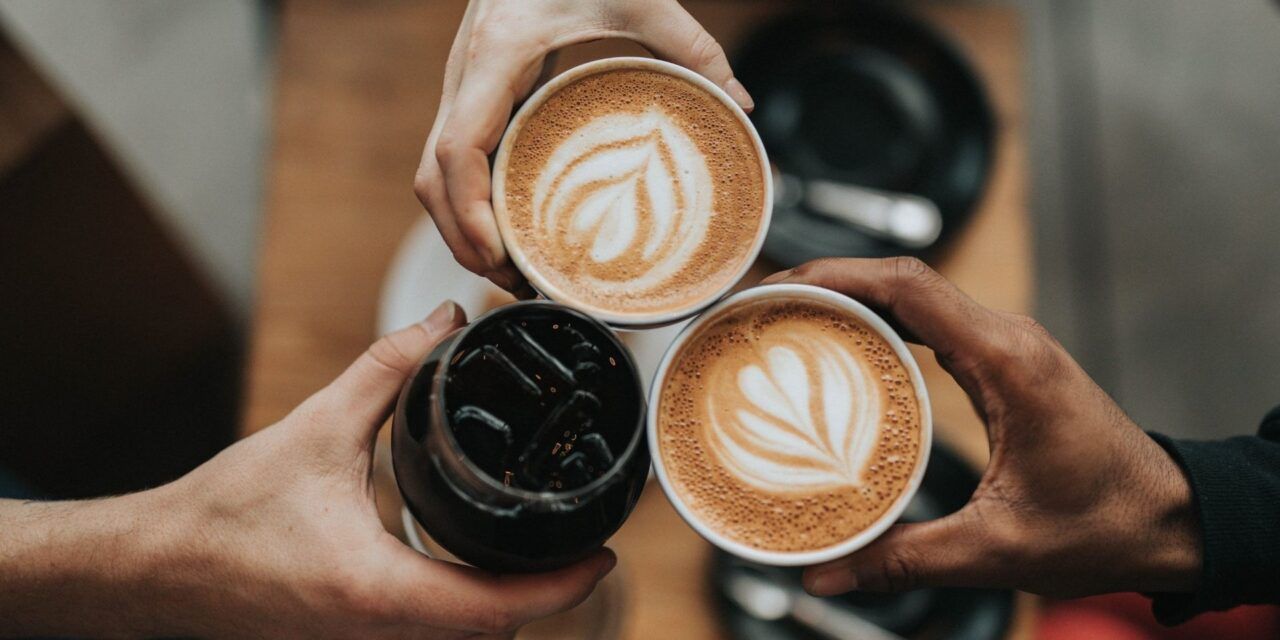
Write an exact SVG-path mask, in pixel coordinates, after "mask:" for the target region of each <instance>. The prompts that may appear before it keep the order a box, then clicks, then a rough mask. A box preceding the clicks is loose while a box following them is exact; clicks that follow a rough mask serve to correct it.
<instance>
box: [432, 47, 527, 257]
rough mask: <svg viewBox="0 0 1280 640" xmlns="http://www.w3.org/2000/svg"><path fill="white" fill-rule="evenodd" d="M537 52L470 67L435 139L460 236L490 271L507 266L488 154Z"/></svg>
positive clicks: (523, 86)
mask: <svg viewBox="0 0 1280 640" xmlns="http://www.w3.org/2000/svg"><path fill="white" fill-rule="evenodd" d="M541 63H542V57H541V55H538V56H537V57H536V59H533V58H532V57H527V58H523V59H518V60H517V59H514V58H509V57H505V56H503V57H495V58H490V59H489V60H488V61H487V63H485V64H482V65H477V63H476V62H474V61H473V65H472V66H473V67H475V68H469V69H468V71H467V74H466V76H465V77H464V78H463V81H462V84H461V85H460V86H459V87H458V95H457V97H456V98H455V100H454V104H453V108H452V110H451V112H450V115H449V119H448V121H447V122H446V123H445V125H444V129H443V130H442V131H441V133H440V138H439V139H438V140H437V142H436V160H437V161H438V162H439V163H440V170H441V173H442V174H443V175H444V184H445V190H446V192H447V193H448V197H449V205H450V207H452V209H453V213H454V219H455V221H456V222H457V225H458V229H459V231H461V233H462V236H463V237H464V238H466V240H467V241H468V242H470V243H471V245H472V246H473V247H475V249H476V251H477V252H478V253H479V254H480V257H481V258H482V259H483V260H484V262H485V264H486V265H487V266H488V267H489V269H490V270H497V269H500V268H501V267H503V266H505V265H506V260H507V254H506V250H505V249H504V248H503V245H502V236H501V235H500V234H499V232H498V225H497V222H496V221H495V220H494V217H493V207H492V205H491V204H490V197H491V191H490V175H489V155H490V154H491V153H493V151H494V149H496V148H497V146H498V142H499V141H500V140H501V139H502V132H503V130H504V129H505V128H506V125H507V119H508V118H509V117H510V116H511V110H512V107H513V106H514V105H515V101H516V98H517V97H519V96H522V95H524V94H525V93H527V92H528V90H529V89H530V88H531V87H532V86H533V83H534V82H535V81H536V80H537V77H538V73H539V71H540V69H541Z"/></svg>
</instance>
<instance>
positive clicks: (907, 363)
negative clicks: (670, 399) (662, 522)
mask: <svg viewBox="0 0 1280 640" xmlns="http://www.w3.org/2000/svg"><path fill="white" fill-rule="evenodd" d="M788 299H793V300H794V299H805V300H816V301H819V302H824V303H827V304H829V305H831V306H834V307H836V308H838V309H841V310H843V311H845V312H847V313H848V314H849V315H850V316H853V317H855V318H857V319H858V320H861V321H862V322H863V323H864V324H866V325H867V326H869V327H871V329H872V330H874V331H875V332H876V333H878V334H880V336H881V337H883V338H884V339H885V342H887V343H888V344H889V346H890V347H892V348H893V352H894V354H895V355H897V356H898V359H899V360H901V361H902V365H903V367H905V368H906V370H907V373H908V374H909V375H910V377H911V383H912V386H913V387H914V388H915V393H916V401H917V402H918V403H919V404H920V455H919V457H918V458H917V460H916V466H915V469H914V470H913V471H912V474H911V477H910V479H909V480H908V482H907V485H906V487H905V488H904V489H903V491H902V493H901V494H900V495H899V496H898V498H897V499H896V500H895V501H894V502H893V504H892V505H890V506H889V508H888V509H887V510H886V511H885V512H884V514H882V515H881V516H880V518H879V519H878V520H876V521H875V523H873V524H872V525H871V526H870V527H867V528H866V529H863V530H862V531H859V532H858V533H856V534H854V535H853V536H852V537H850V538H849V539H848V540H844V541H841V542H839V543H837V544H834V545H831V546H828V547H824V548H821V549H812V550H808V551H770V550H766V549H760V548H757V547H752V546H749V545H746V544H743V543H741V542H738V541H736V540H732V539H730V538H728V537H726V536H724V535H722V534H720V533H719V532H718V531H716V530H715V529H713V528H712V527H710V526H708V525H706V524H704V523H703V522H702V521H701V520H699V518H698V514H697V513H695V512H694V511H693V510H692V509H690V508H689V507H688V506H687V505H686V504H685V503H684V501H683V500H682V499H681V497H680V495H679V494H678V493H677V492H676V490H675V487H674V486H672V483H671V479H670V477H669V476H668V475H667V470H666V467H665V466H664V465H663V461H662V450H661V449H660V443H659V439H658V416H660V415H661V406H662V398H661V396H662V386H663V379H664V378H665V377H666V375H667V369H668V368H669V367H670V366H671V363H672V361H673V360H674V359H675V356H676V355H677V354H679V353H680V350H681V348H682V347H683V346H684V345H685V343H687V342H688V341H689V340H690V338H691V337H693V336H696V335H697V334H698V332H699V331H700V329H701V328H702V327H704V326H706V325H707V324H708V323H712V322H715V321H716V319H717V318H718V317H719V316H720V315H721V314H723V313H725V312H726V311H728V310H730V309H733V308H736V307H738V306H739V305H742V304H745V303H748V302H754V301H757V300H788ZM646 429H647V430H648V433H647V436H648V438H649V451H650V455H651V456H652V458H653V470H654V473H655V474H656V475H657V477H658V482H659V483H660V484H661V485H662V491H663V493H665V494H667V499H668V500H670V501H671V504H672V505H673V506H674V507H675V508H676V511H677V512H678V513H679V514H680V517H682V518H684V521H685V522H687V523H689V526H691V527H693V529H694V530H695V531H697V532H698V534H699V535H701V536H702V537H703V538H706V539H707V540H708V541H710V542H711V543H712V544H714V545H716V546H717V547H720V548H721V549H723V550H725V551H727V552H729V553H731V554H733V555H735V556H738V557H740V558H744V559H746V560H750V561H752V562H758V563H761V564H767V565H775V566H807V565H813V564H819V563H823V562H827V561H829V560H834V559H836V558H839V557H842V556H845V555H848V554H850V553H852V552H854V551H856V550H858V549H861V548H862V547H864V546H866V545H867V544H869V543H870V542H871V541H872V540H875V539H876V538H877V537H879V536H880V534H882V533H884V532H885V530H886V529H888V528H889V527H890V526H892V525H893V523H894V522H895V521H896V520H897V519H898V517H899V516H901V515H902V512H903V510H904V509H906V508H907V504H908V503H909V502H911V498H912V497H913V496H915V494H916V491H917V490H918V489H919V488H920V482H921V480H922V479H923V478H924V470H925V467H926V466H928V464H929V450H930V447H931V445H932V442H933V418H932V414H931V412H930V408H929V393H928V391H927V390H926V389H925V386H924V377H923V376H922V375H921V374H920V367H919V366H917V365H916V361H915V358H913V357H912V356H911V352H910V351H908V350H907V345H906V343H904V342H903V341H902V338H900V337H899V336H898V334H897V333H895V332H894V330H893V329H892V328H890V327H889V324H888V323H886V322H885V321H884V320H883V319H881V318H880V316H877V315H876V314H875V313H874V312H872V311H871V310H870V309H868V308H867V307H866V306H864V305H863V304H862V303H860V302H857V301H855V300H853V299H851V298H849V297H846V296H844V295H841V294H839V293H836V292H834V291H830V290H828V289H822V288H819V287H813V286H809V285H801V284H774V285H763V286H759V287H755V288H753V289H747V290H746V291H742V292H740V293H738V294H736V295H733V296H730V297H729V298H726V299H725V300H723V301H721V302H720V303H719V304H717V305H715V306H714V307H712V308H711V309H709V310H708V311H707V312H706V313H704V314H702V315H701V316H699V317H698V318H696V319H694V321H693V322H690V323H689V325H688V326H687V327H685V329H684V331H682V332H681V333H680V335H679V336H677V337H676V339H675V342H672V343H671V346H670V347H668V349H667V353H666V355H665V356H663V358H662V363H661V364H660V365H659V366H658V372H657V373H656V374H655V375H654V379H653V383H652V384H651V385H650V388H649V415H648V418H647V424H646Z"/></svg>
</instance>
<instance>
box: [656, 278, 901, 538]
mask: <svg viewBox="0 0 1280 640" xmlns="http://www.w3.org/2000/svg"><path fill="white" fill-rule="evenodd" d="M715 313H716V314H717V315H716V316H714V317H712V318H710V319H709V320H708V321H707V322H706V323H705V324H703V325H701V326H700V327H698V328H697V332H696V333H695V334H693V335H692V336H690V337H689V338H688V339H687V340H686V341H685V342H684V343H683V344H682V345H681V347H680V349H679V351H678V352H677V353H676V354H675V355H674V356H673V359H672V361H671V363H670V365H669V367H668V369H667V372H666V376H665V379H664V380H663V382H662V385H663V387H662V390H661V395H660V406H659V407H658V408H657V409H656V410H657V411H658V412H659V415H658V416H657V441H658V446H659V448H660V449H661V454H660V455H661V460H662V464H663V466H664V468H665V473H666V474H667V477H668V479H669V482H670V485H671V488H672V489H673V490H674V492H675V493H676V494H677V495H678V496H679V498H680V500H681V501H682V502H683V503H684V504H685V506H686V507H687V508H688V509H689V510H690V511H692V513H693V514H694V516H695V517H696V518H697V519H698V520H700V521H701V522H702V523H703V524H704V525H705V526H706V527H707V528H709V529H711V530H713V531H715V532H717V533H719V534H720V535H721V536H723V537H725V538H727V539H730V540H733V541H736V542H738V543H741V544H743V545H746V546H748V547H752V548H754V549H759V550H765V551H771V552H799V551H812V550H819V549H824V548H827V547H831V546H832V545H836V544H839V543H841V542H844V541H846V540H849V539H850V538H852V537H853V536H855V535H856V534H858V533H859V532H861V531H863V530H864V529H867V528H869V527H870V526H872V525H873V524H875V523H876V522H877V521H878V520H880V519H881V517H882V516H883V515H884V514H885V513H886V511H888V510H889V509H890V507H891V506H892V505H894V503H895V502H897V499H898V497H899V496H900V495H901V494H902V493H903V492H904V491H906V490H908V486H909V485H910V484H911V481H912V480H911V479H912V477H913V475H914V473H915V471H916V468H917V463H918V461H919V458H920V454H921V431H922V430H921V421H922V417H921V410H920V406H919V402H918V400H917V397H916V392H915V387H914V386H913V383H912V379H911V376H910V373H909V372H908V369H907V368H906V367H905V366H904V364H903V362H902V361H901V360H900V359H899V358H898V356H897V355H896V354H895V352H894V350H893V347H892V346H891V345H890V344H889V343H888V342H887V341H886V340H885V339H884V338H883V337H881V335H880V334H879V333H877V332H876V331H875V330H874V329H872V328H871V327H869V326H868V325H867V324H865V323H863V322H862V321H861V320H860V319H858V318H857V317H854V316H853V315H852V314H851V313H850V312H849V311H848V310H845V309H842V308H839V307H837V306H835V305H832V304H829V303H827V302H823V301H820V300H815V299H808V298H803V297H794V298H787V297H783V296H779V297H776V298H775V297H767V298H758V299H749V300H747V301H744V302H743V303H741V304H731V305H729V306H728V307H725V308H723V309H722V310H720V311H717V312H715Z"/></svg>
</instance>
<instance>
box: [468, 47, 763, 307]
mask: <svg viewBox="0 0 1280 640" xmlns="http://www.w3.org/2000/svg"><path fill="white" fill-rule="evenodd" d="M688 73H689V72H688V71H686V70H683V69H679V68H676V67H672V66H671V65H667V64H666V63H660V62H657V61H653V60H643V59H618V60H614V61H601V62H599V63H593V64H590V65H584V66H583V67H579V68H578V69H574V70H570V71H569V72H567V73H566V74H565V76H563V77H562V78H557V79H555V80H552V82H551V83H549V84H548V85H547V87H546V88H545V89H544V91H545V92H546V95H535V97H534V98H532V99H530V101H529V103H528V104H527V105H526V106H525V107H524V108H522V109H521V111H520V113H519V114H517V115H516V118H515V119H514V120H513V122H512V124H511V128H510V130H509V131H508V132H507V135H506V136H505V137H504V138H503V141H502V145H501V147H500V148H499V150H498V155H497V157H496V160H495V163H494V192H493V204H494V213H495V214H496V216H497V221H498V227H499V230H500V231H501V232H502V239H503V242H504V244H506V246H507V248H508V250H509V252H510V254H511V256H512V259H513V261H514V262H515V263H516V266H518V267H519V268H520V270H521V271H522V272H524V274H525V275H526V276H527V277H528V278H529V281H530V283H531V284H533V285H534V287H536V288H537V289H538V290H539V291H541V292H542V293H543V294H545V295H546V296H547V297H548V298H551V299H553V300H556V301H558V302H562V303H565V304H568V305H570V306H574V307H577V308H578V309H581V310H583V311H587V312H590V313H593V314H595V315H596V316H597V317H601V318H603V319H605V320H607V321H609V322H614V323H620V324H634V325H647V324H659V323H663V322H671V321H673V320H675V319H677V318H679V317H681V316H682V315H689V314H692V313H694V312H696V311H698V310H699V309H701V308H704V307H705V306H707V305H708V304H710V303H711V302H712V301H714V300H715V299H716V298H718V297H719V296H721V295H723V294H724V292H725V291H727V290H728V289H729V288H730V287H731V286H732V285H733V284H734V283H735V282H736V281H737V280H738V278H740V277H741V275H742V274H743V273H744V272H745V271H746V269H747V267H748V266H750V263H751V261H752V260H753V259H754V258H755V255H756V253H757V252H758V251H759V248H760V245H761V243H762V242H763V236H764V232H765V230H766V227H767V220H768V214H769V211H770V206H771V202H770V198H769V197H768V189H767V182H766V180H767V179H768V175H769V174H768V166H767V161H766V160H765V158H764V153H763V147H761V146H760V145H759V142H758V140H757V139H756V137H755V136H754V133H753V131H752V129H751V125H750V122H749V121H748V120H747V119H746V117H745V116H744V115H743V114H742V113H741V112H740V111H738V110H737V107H736V106H732V103H731V102H729V101H728V98H726V97H723V96H718V95H716V94H714V93H712V92H711V91H710V90H709V89H708V88H705V87H703V86H702V85H701V84H699V82H705V81H704V80H702V79H700V78H696V76H694V78H696V80H697V81H695V80H691V79H689V78H686V77H682V76H681V74H688Z"/></svg>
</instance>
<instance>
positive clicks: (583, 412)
mask: <svg viewBox="0 0 1280 640" xmlns="http://www.w3.org/2000/svg"><path fill="white" fill-rule="evenodd" d="M599 415H600V401H599V400H598V399H597V398H596V397H595V396H594V395H592V394H590V393H587V392H586V391H582V390H577V391H574V392H573V393H571V394H569V396H568V398H567V399H566V400H564V401H563V402H561V403H560V404H559V405H557V406H556V408H555V409H553V410H552V411H551V413H550V414H549V415H548V416H547V419H546V420H544V421H543V422H542V424H541V425H539V426H538V430H537V431H536V432H534V434H533V437H532V438H530V439H529V443H528V444H527V445H526V446H525V447H524V450H523V451H521V453H520V457H519V458H518V459H517V463H518V465H517V466H518V471H519V474H520V479H521V481H522V482H523V483H526V484H529V485H533V486H541V487H544V488H545V486H546V484H547V483H548V481H550V480H551V479H552V478H551V476H552V474H553V473H554V472H555V471H556V470H557V469H558V465H557V464H555V461H556V460H557V459H558V458H565V457H568V456H569V455H570V454H571V453H572V452H573V449H574V447H575V446H576V441H577V440H578V437H579V435H580V434H582V433H583V432H584V431H589V430H590V429H591V427H592V426H593V425H594V423H595V420H596V417H597V416H599Z"/></svg>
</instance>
